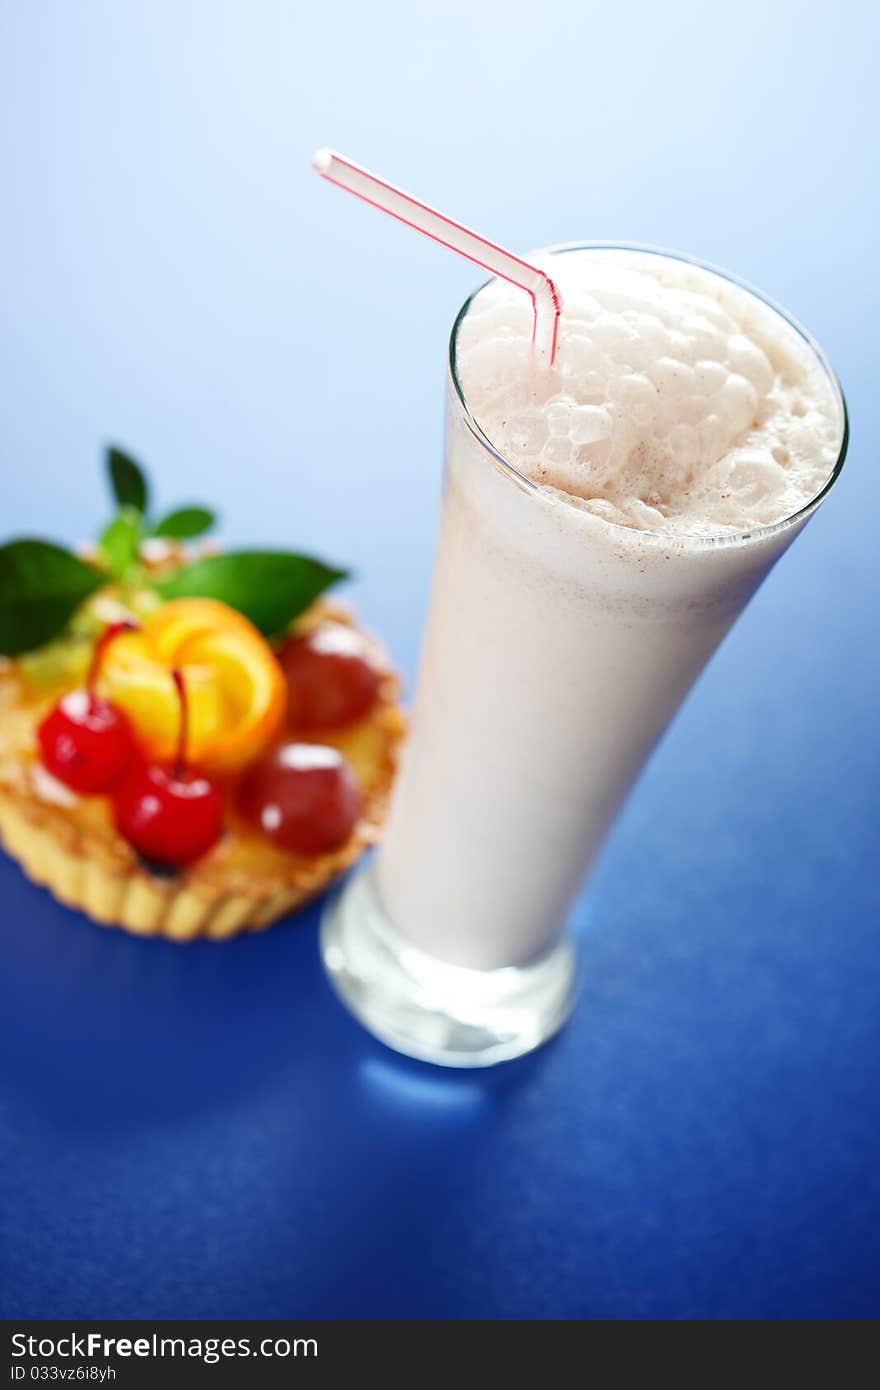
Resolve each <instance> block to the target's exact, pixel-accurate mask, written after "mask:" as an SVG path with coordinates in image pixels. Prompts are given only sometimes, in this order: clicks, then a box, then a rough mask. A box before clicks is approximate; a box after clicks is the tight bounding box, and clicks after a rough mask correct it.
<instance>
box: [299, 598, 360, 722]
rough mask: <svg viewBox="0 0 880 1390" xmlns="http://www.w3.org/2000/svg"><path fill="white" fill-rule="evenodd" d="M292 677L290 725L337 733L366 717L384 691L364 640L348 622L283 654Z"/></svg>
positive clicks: (319, 631) (320, 630) (327, 626)
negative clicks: (329, 730) (338, 728)
mask: <svg viewBox="0 0 880 1390" xmlns="http://www.w3.org/2000/svg"><path fill="white" fill-rule="evenodd" d="M279 661H280V662H281V666H282V669H283V671H284V674H285V676H286V678H287V689H288V711H287V713H288V723H289V724H290V725H291V726H292V727H295V728H300V729H333V728H337V727H338V726H339V725H340V724H348V723H349V722H350V721H351V720H353V719H357V718H359V717H360V715H362V714H364V713H366V711H367V710H368V709H369V707H370V705H371V704H372V703H373V701H374V700H375V698H376V694H377V691H378V689H379V672H378V671H377V670H376V668H375V666H374V665H373V664H372V663H371V661H370V659H369V649H368V647H367V643H366V642H365V640H364V638H363V637H362V636H361V634H360V633H359V632H356V631H355V630H354V628H350V627H346V626H345V624H344V623H331V622H327V623H322V624H321V625H320V627H316V628H315V629H314V630H313V631H312V632H310V633H308V635H307V636H305V637H296V638H293V639H292V640H291V641H289V642H288V643H287V644H286V645H285V646H284V647H283V648H282V649H281V652H280V653H279Z"/></svg>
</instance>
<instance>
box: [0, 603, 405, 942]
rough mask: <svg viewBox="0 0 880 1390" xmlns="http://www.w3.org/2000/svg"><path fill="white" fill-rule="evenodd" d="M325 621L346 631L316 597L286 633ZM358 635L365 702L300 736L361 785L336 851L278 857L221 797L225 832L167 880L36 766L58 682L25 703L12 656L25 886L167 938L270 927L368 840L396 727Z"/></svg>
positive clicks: (383, 794)
mask: <svg viewBox="0 0 880 1390" xmlns="http://www.w3.org/2000/svg"><path fill="white" fill-rule="evenodd" d="M325 619H332V620H333V621H335V622H344V623H346V624H348V625H350V626H355V624H354V621H353V619H352V616H351V614H350V613H349V612H348V611H347V610H346V609H344V608H341V607H340V606H339V605H337V604H330V603H326V602H319V603H317V604H315V605H314V607H313V608H312V609H310V610H309V612H308V613H307V614H305V615H304V616H303V619H302V620H300V622H298V623H297V624H296V625H295V628H294V631H297V632H304V631H307V630H308V629H309V628H310V627H313V626H314V625H315V624H316V623H318V622H320V621H323V620H325ZM369 640H370V643H371V655H372V659H373V661H374V662H375V664H376V665H377V667H378V669H379V671H380V672H381V682H380V688H379V694H378V697H377V700H376V702H375V704H374V705H373V707H372V708H371V709H370V710H369V711H368V713H367V714H366V715H365V716H364V717H363V718H362V719H361V720H358V721H357V722H356V723H354V724H351V725H348V726H346V727H345V728H344V729H340V730H334V731H332V733H328V734H326V735H323V734H322V735H321V736H320V738H316V739H311V740H306V741H317V742H323V743H332V744H333V745H334V746H336V747H339V748H340V749H341V750H342V751H343V752H344V753H345V754H346V756H347V757H349V760H350V761H351V763H352V765H353V768H354V771H355V775H356V777H357V779H358V782H359V784H360V788H361V796H362V810H361V816H360V819H359V820H358V823H357V825H356V826H355V828H354V831H353V832H352V834H351V836H350V837H349V839H348V840H347V841H346V843H345V844H344V845H342V846H341V847H340V848H339V849H338V850H334V851H333V852H331V853H328V854H321V855H295V854H288V853H285V852H284V851H282V850H279V849H277V848H276V847H275V846H274V845H272V844H271V843H270V842H269V841H267V840H266V839H265V838H264V837H263V836H261V835H259V833H258V832H256V831H254V830H252V829H251V828H250V827H249V826H247V825H246V824H244V823H243V822H242V821H241V820H240V819H239V818H238V817H237V816H236V814H235V810H234V807H233V806H232V805H231V804H230V805H229V807H228V814H227V831H226V833H225V834H224V836H223V837H222V839H221V840H220V841H219V842H218V843H217V845H215V846H214V847H213V848H212V849H211V850H209V851H208V853H207V854H205V855H203V856H202V858H201V859H199V860H197V861H196V863H195V864H193V865H191V866H190V867H189V868H187V869H185V870H182V871H181V872H179V873H177V874H175V876H174V877H173V878H161V877H158V876H157V875H154V874H152V873H150V872H149V871H147V870H146V869H145V868H144V867H143V866H142V865H141V863H140V861H139V860H138V858H137V856H136V854H135V853H134V851H133V850H132V848H131V846H130V845H129V844H128V843H127V842H126V841H125V840H123V839H122V837H121V836H120V835H119V834H118V833H117V831H116V829H115V827H114V826H113V823H112V819H111V816H110V806H109V802H108V799H107V798H106V797H103V796H99V797H88V798H79V797H76V796H74V795H73V794H72V793H70V792H69V791H68V790H67V789H66V788H64V787H62V786H60V784H58V783H56V782H55V781H54V779H52V778H51V777H49V775H48V773H46V772H45V770H44V769H43V768H42V765H41V764H40V763H39V762H38V761H37V759H36V755H35V752H34V746H35V742H34V740H35V730H36V726H37V723H38V722H39V720H40V718H42V715H43V714H44V712H45V710H46V708H47V707H48V705H49V704H51V703H52V701H53V700H55V699H57V697H58V695H59V693H61V691H62V690H63V687H60V686H58V687H55V688H53V689H52V690H51V691H49V692H46V696H45V698H44V699H36V700H34V699H27V700H25V699H24V698H23V686H22V681H21V678H20V676H19V675H18V674H17V673H16V671H15V668H14V663H9V664H8V665H7V667H6V669H0V839H2V842H3V847H4V848H5V849H6V851H7V852H8V853H9V854H10V855H11V856H12V857H13V858H14V859H16V860H17V861H18V862H19V864H20V865H21V867H22V869H23V870H24V872H25V873H26V874H27V875H28V877H29V878H30V879H32V880H33V881H34V882H35V883H38V884H41V885H43V886H44V887H46V888H48V889H49V891H50V892H51V893H52V894H53V895H54V896H55V897H56V898H57V899H58V900H59V901H60V902H63V903H66V904H67V905H68V906H70V907H73V908H77V909H79V910H80V911H81V912H85V913H86V914H87V916H89V917H91V918H92V919H93V920H94V921H95V922H99V923H101V924H102V925H105V926H118V927H123V928H124V929H125V930H126V931H130V932H134V933H136V934H137V935H139V936H162V937H167V938H168V939H170V940H173V941H190V940H193V939H194V938H197V937H207V938H210V939H212V940H223V939H225V938H227V937H231V936H236V935H238V934H239V933H241V932H246V931H259V930H262V929H263V928H264V927H268V926H271V925H272V923H273V922H276V921H278V919H279V918H280V917H284V916H286V915H287V914H288V913H290V912H293V911H295V910H296V909H297V908H299V907H302V906H303V905H304V904H305V903H307V902H308V901H309V900H310V899H311V898H314V897H315V896H316V895H317V894H319V893H321V892H322V891H323V890H324V889H325V888H327V887H328V885H329V884H330V883H332V882H333V880H334V879H335V878H337V877H338V876H339V875H340V874H341V873H343V872H344V871H345V870H346V869H348V868H350V867H351V865H352V864H354V863H355V862H356V860H357V859H359V858H360V856H361V854H362V853H363V852H364V850H366V849H367V848H368V847H369V846H370V845H372V844H375V842H376V840H377V839H378V837H379V833H380V831H381V827H382V823H383V821H384V818H385V812H386V809H387V804H388V798H389V795H390V791H391V786H392V783H393V780H394V773H395V769H396V765H397V759H398V754H399V750H400V745H401V741H402V738H403V734H404V731H405V722H404V717H403V714H402V711H401V710H400V707H399V704H398V701H399V697H400V684H399V681H398V678H397V676H396V675H395V674H394V672H393V671H392V670H391V668H390V666H389V665H388V661H387V658H386V656H385V654H384V652H383V651H382V649H381V647H380V646H379V644H378V643H376V642H375V641H374V640H373V639H369ZM29 745H30V746H29Z"/></svg>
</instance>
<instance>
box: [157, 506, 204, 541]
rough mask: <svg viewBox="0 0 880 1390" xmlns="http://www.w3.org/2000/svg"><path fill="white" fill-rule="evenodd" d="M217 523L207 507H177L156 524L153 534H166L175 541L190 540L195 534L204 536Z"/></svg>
mask: <svg viewBox="0 0 880 1390" xmlns="http://www.w3.org/2000/svg"><path fill="white" fill-rule="evenodd" d="M216 523H217V518H216V516H215V515H214V513H213V512H209V511H208V509H207V507H177V508H176V509H175V510H174V511H173V512H169V513H168V515H167V516H163V518H162V520H161V521H160V522H158V523H157V524H156V526H155V527H154V529H153V535H154V536H166V537H167V538H168V539H169V540H175V541H190V540H193V538H194V537H195V536H203V535H204V534H205V532H206V531H210V529H211V527H212V526H215V525H216Z"/></svg>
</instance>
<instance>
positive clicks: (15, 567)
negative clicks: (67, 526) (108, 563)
mask: <svg viewBox="0 0 880 1390" xmlns="http://www.w3.org/2000/svg"><path fill="white" fill-rule="evenodd" d="M106 582H107V578H106V575H103V574H101V573H99V571H98V570H96V569H95V568H94V567H93V566H92V565H87V564H86V563H85V561H83V560H80V559H78V558H77V556H76V555H72V554H71V553H70V551H69V550H64V549H63V548H62V547H61V546H60V545H51V544H50V543H49V542H48V541H37V540H20V541H10V542H9V544H8V545H4V546H0V655H3V656H18V655H19V654H20V653H21V652H29V651H33V649H34V648H35V647H41V646H43V644H44V643H45V642H49V641H51V639H52V638H53V637H57V635H58V633H59V632H61V630H62V628H63V627H64V626H65V625H66V623H67V621H68V619H69V618H70V617H71V616H72V615H73V613H74V612H75V611H76V609H77V608H78V607H79V605H80V604H81V603H82V602H83V601H84V600H85V599H87V598H88V597H89V595H90V594H93V593H94V592H95V590H96V589H100V588H101V586H102V585H103V584H106Z"/></svg>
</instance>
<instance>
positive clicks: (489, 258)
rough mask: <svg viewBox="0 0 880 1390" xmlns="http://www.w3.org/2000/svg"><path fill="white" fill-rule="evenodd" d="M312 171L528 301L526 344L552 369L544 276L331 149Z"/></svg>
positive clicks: (553, 326)
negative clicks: (529, 314) (530, 317)
mask: <svg viewBox="0 0 880 1390" xmlns="http://www.w3.org/2000/svg"><path fill="white" fill-rule="evenodd" d="M312 168H313V169H314V171H315V173H316V174H320V175H321V178H322V179H326V180H327V181H328V183H335V184H336V186H337V187H338V188H344V189H345V190H346V192H348V193H354V195H355V197H357V198H363V200H364V202H365V203H369V204H370V205H371V206H372V207H374V208H378V209H379V211H380V212H387V213H388V214H389V216H390V217H396V218H397V220H398V222H404V223H406V225H407V227H413V228H415V230H416V231H417V232H422V233H424V235H425V236H428V237H430V238H431V240H432V241H439V243H440V245H441V246H448V247H449V249H450V251H457V252H458V253H459V255H460V256H465V257H467V259H468V260H469V261H473V262H474V264H475V265H479V266H482V268H483V270H489V271H491V273H492V274H493V275H498V276H500V277H501V279H502V280H509V281H510V283H511V284H512V285H517V286H518V287H519V289H521V290H524V291H525V293H526V294H527V295H528V296H529V298H530V299H531V301H532V313H533V321H532V344H533V346H534V347H535V348H536V349H537V350H538V352H539V353H541V354H542V355H544V356H546V358H547V359H548V360H549V363H550V366H551V367H552V365H553V363H554V361H555V360H556V344H557V338H558V335H559V314H560V310H561V304H560V299H559V294H558V292H557V289H556V286H555V285H554V283H553V281H552V280H551V279H550V276H549V275H547V274H546V272H545V271H543V270H541V269H539V267H538V266H536V265H532V264H531V262H529V261H524V260H522V258H521V257H520V256H514V255H513V253H512V252H511V251H505V250H504V247H503V246H496V244H495V242H494V241H487V240H486V238H485V237H484V236H480V234H479V233H478V232H472V231H471V230H470V228H469V227H463V226H462V225H461V223H460V222H453V220H452V218H451V217H447V216H446V215H445V213H442V212H438V211H437V209H436V208H432V207H429V206H428V204H427V203H420V202H419V200H418V198H413V197H412V195H411V194H410V193H404V192H403V190H402V189H400V188H395V187H394V185H393V184H391V183H386V182H385V180H384V179H380V178H378V177H377V176H376V174H371V173H370V171H369V169H362V168H361V166H360V164H355V163H354V162H353V161H352V160H350V159H344V158H343V157H342V155H341V154H336V153H334V151H333V150H318V152H317V154H315V155H314V157H313V158H312Z"/></svg>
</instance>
